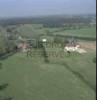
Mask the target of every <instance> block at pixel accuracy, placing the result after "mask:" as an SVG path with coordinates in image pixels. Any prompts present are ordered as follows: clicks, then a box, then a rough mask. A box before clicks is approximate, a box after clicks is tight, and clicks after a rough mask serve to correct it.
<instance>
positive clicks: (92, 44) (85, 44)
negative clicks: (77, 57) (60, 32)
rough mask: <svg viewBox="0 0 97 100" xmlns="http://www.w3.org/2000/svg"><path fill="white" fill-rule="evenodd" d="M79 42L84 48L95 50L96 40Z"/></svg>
mask: <svg viewBox="0 0 97 100" xmlns="http://www.w3.org/2000/svg"><path fill="white" fill-rule="evenodd" d="M79 44H80V46H81V48H83V49H85V50H96V42H80V43H79Z"/></svg>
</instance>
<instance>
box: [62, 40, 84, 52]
mask: <svg viewBox="0 0 97 100" xmlns="http://www.w3.org/2000/svg"><path fill="white" fill-rule="evenodd" d="M64 51H65V52H67V51H69V52H78V53H86V51H85V50H84V49H82V48H81V46H80V45H79V44H78V43H77V42H75V41H71V42H69V43H67V44H66V45H65V47H64Z"/></svg>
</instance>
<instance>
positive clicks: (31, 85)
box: [0, 52, 96, 100]
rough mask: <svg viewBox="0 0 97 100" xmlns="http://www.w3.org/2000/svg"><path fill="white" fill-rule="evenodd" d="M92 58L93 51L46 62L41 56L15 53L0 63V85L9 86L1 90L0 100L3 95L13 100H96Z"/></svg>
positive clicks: (94, 68)
mask: <svg viewBox="0 0 97 100" xmlns="http://www.w3.org/2000/svg"><path fill="white" fill-rule="evenodd" d="M64 55H65V54H64ZM94 56H95V54H94V53H93V52H91V53H90V54H87V55H83V56H82V55H78V54H74V55H72V56H71V57H68V56H67V55H65V57H64V58H54V57H52V59H51V58H50V63H45V62H44V58H43V57H42V56H41V55H40V56H39V55H37V56H33V57H30V56H29V57H27V56H26V54H25V53H17V54H15V55H13V56H11V57H9V58H8V59H5V60H3V61H1V62H2V64H3V66H2V69H1V70H0V84H6V83H7V84H8V87H6V88H5V89H4V90H2V91H0V100H3V98H4V97H5V96H13V98H14V99H13V100H95V76H96V72H95V70H96V66H95V64H94V63H93V62H92V58H93V57H94ZM64 64H65V65H64ZM67 65H68V66H69V67H70V68H67V67H68V66H67ZM74 71H76V72H78V73H79V74H81V75H83V77H84V78H85V80H86V81H87V82H88V83H86V82H85V81H84V80H83V79H81V78H80V77H78V76H77V75H76V74H75V73H74ZM92 87H93V88H92Z"/></svg>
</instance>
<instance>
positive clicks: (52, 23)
mask: <svg viewBox="0 0 97 100" xmlns="http://www.w3.org/2000/svg"><path fill="white" fill-rule="evenodd" d="M93 20H95V21H96V15H80V16H47V17H35V18H34V17H33V18H10V19H1V20H0V25H4V26H6V25H16V24H43V26H44V27H62V26H64V24H68V25H72V24H80V23H81V24H89V23H91V22H92V21H93Z"/></svg>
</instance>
